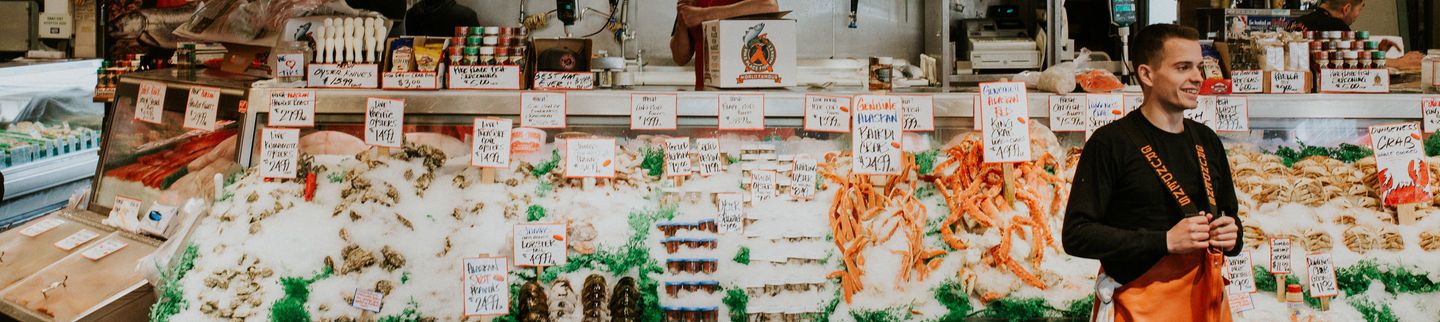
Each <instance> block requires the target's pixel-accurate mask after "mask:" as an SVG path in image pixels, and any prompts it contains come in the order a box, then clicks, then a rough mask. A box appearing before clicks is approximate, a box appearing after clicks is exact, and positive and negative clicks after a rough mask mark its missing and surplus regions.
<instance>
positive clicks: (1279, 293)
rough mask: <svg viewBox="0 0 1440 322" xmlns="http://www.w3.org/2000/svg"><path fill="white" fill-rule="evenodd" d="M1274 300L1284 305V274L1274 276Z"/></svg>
mask: <svg viewBox="0 0 1440 322" xmlns="http://www.w3.org/2000/svg"><path fill="white" fill-rule="evenodd" d="M1275 299H1276V300H1279V301H1280V303H1285V274H1275Z"/></svg>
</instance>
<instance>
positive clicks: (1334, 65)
mask: <svg viewBox="0 0 1440 322" xmlns="http://www.w3.org/2000/svg"><path fill="white" fill-rule="evenodd" d="M1305 36H1306V38H1308V39H1310V58H1311V62H1312V67H1313V68H1314V69H1315V70H1316V71H1319V70H1321V69H1366V68H1385V51H1382V50H1379V47H1380V42H1379V41H1376V40H1372V39H1370V32H1368V31H1319V32H1313V31H1307V32H1305ZM1317 37H1318V38H1317Z"/></svg>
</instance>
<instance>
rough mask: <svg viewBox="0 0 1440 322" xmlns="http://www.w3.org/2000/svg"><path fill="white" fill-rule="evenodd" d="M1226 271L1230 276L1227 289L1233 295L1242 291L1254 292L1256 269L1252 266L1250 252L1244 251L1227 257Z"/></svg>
mask: <svg viewBox="0 0 1440 322" xmlns="http://www.w3.org/2000/svg"><path fill="white" fill-rule="evenodd" d="M1225 272H1226V275H1227V276H1228V277H1229V278H1230V285H1227V286H1226V290H1227V292H1228V293H1230V294H1231V295H1235V294H1242V293H1254V292H1255V290H1256V288H1255V270H1254V269H1252V268H1251V266H1250V252H1243V253H1240V255H1236V256H1235V257H1229V256H1226V257H1225Z"/></svg>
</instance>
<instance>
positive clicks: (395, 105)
mask: <svg viewBox="0 0 1440 322" xmlns="http://www.w3.org/2000/svg"><path fill="white" fill-rule="evenodd" d="M404 124H405V101H404V100H399V99H388V98H378V97H370V98H366V99H365V144H369V145H374V146H383V147H388V148H398V147H400V145H401V140H402V139H403V138H404V136H405V133H404V128H403V127H402V126H404Z"/></svg>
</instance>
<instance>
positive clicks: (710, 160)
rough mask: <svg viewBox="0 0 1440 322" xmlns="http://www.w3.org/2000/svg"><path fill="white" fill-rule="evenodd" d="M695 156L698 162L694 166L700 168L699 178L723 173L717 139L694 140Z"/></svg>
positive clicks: (723, 168)
mask: <svg viewBox="0 0 1440 322" xmlns="http://www.w3.org/2000/svg"><path fill="white" fill-rule="evenodd" d="M695 156H696V158H697V159H698V160H699V162H698V164H697V165H696V166H697V167H698V168H700V169H699V170H700V176H702V177H709V176H711V175H714V174H718V173H721V172H725V167H724V165H722V164H721V163H720V140H719V139H713V138H712V139H695Z"/></svg>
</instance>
